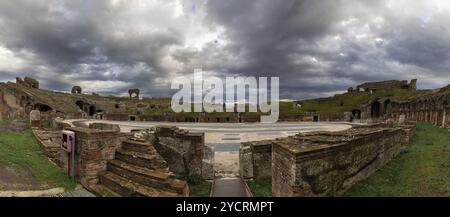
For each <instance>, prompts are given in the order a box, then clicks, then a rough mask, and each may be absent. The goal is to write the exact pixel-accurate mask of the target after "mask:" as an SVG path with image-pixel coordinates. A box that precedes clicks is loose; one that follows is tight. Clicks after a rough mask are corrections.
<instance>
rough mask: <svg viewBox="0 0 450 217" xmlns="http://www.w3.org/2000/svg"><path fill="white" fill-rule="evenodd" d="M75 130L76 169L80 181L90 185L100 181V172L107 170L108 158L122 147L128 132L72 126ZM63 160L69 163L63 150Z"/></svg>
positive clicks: (71, 129)
mask: <svg viewBox="0 0 450 217" xmlns="http://www.w3.org/2000/svg"><path fill="white" fill-rule="evenodd" d="M67 130H70V131H73V132H75V171H76V176H77V178H78V180H79V181H80V183H81V184H82V185H83V186H85V187H88V188H89V186H92V185H95V184H97V183H98V173H99V172H101V171H105V170H106V163H107V161H108V160H111V159H114V154H115V152H116V150H117V149H118V148H120V146H121V144H122V141H124V140H125V139H126V134H123V133H120V132H119V131H117V130H98V129H90V128H81V127H70V128H67ZM60 159H61V162H63V165H66V164H67V155H66V154H65V152H61V155H60Z"/></svg>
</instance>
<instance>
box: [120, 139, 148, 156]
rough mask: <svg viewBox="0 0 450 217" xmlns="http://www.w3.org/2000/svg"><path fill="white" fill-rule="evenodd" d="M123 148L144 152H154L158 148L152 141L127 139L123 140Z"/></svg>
mask: <svg viewBox="0 0 450 217" xmlns="http://www.w3.org/2000/svg"><path fill="white" fill-rule="evenodd" d="M122 149H124V150H128V151H135V152H142V153H148V154H151V153H154V152H155V151H156V150H155V149H154V147H153V146H152V144H150V143H145V142H138V141H132V140H126V141H123V142H122Z"/></svg>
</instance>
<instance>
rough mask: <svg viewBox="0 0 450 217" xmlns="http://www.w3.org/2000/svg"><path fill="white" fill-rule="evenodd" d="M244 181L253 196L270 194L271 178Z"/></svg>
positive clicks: (268, 195) (267, 195) (269, 195)
mask: <svg viewBox="0 0 450 217" xmlns="http://www.w3.org/2000/svg"><path fill="white" fill-rule="evenodd" d="M246 182H247V185H248V187H249V188H250V190H251V191H252V194H253V197H271V196H272V179H270V178H268V179H258V180H247V181H246Z"/></svg>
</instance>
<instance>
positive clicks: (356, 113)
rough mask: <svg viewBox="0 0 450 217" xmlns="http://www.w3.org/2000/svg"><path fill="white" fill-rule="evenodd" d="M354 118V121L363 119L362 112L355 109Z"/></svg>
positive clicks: (353, 111)
mask: <svg viewBox="0 0 450 217" xmlns="http://www.w3.org/2000/svg"><path fill="white" fill-rule="evenodd" d="M352 117H353V119H356V120H359V119H361V110H359V109H353V110H352Z"/></svg>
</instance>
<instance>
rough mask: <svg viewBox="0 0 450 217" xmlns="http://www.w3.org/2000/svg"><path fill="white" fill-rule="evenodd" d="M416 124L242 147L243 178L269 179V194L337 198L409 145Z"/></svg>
mask: <svg viewBox="0 0 450 217" xmlns="http://www.w3.org/2000/svg"><path fill="white" fill-rule="evenodd" d="M414 132H415V125H397V126H387V125H382V124H377V125H369V126H359V127H354V128H351V129H349V130H345V131H341V132H316V133H300V134H297V135H295V136H291V137H288V138H283V139H277V140H271V141H262V142H250V143H244V144H243V145H242V146H241V150H240V164H241V175H242V176H243V177H244V178H255V179H259V178H266V177H272V194H273V196H340V195H342V194H344V193H345V192H346V191H347V190H348V189H349V188H350V187H351V186H352V185H354V184H355V183H356V182H358V181H360V180H363V179H365V178H367V177H368V176H369V175H371V174H372V173H373V172H375V171H376V170H377V169H379V168H380V167H382V166H383V165H385V164H386V163H387V162H389V161H390V160H391V159H392V158H393V157H394V156H396V155H397V154H398V153H399V152H400V150H401V149H402V148H403V147H404V146H406V145H407V144H409V142H410V139H411V138H412V136H413V135H414Z"/></svg>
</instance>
